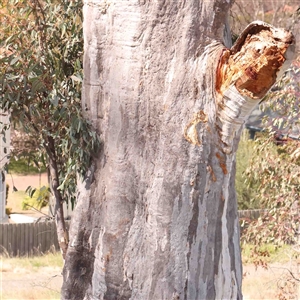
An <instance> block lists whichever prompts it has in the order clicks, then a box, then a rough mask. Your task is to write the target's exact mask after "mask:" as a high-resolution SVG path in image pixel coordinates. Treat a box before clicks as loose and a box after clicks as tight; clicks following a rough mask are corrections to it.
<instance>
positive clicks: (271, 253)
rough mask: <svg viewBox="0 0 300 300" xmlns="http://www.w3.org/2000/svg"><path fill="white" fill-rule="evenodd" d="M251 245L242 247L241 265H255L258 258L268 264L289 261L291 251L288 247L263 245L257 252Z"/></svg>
mask: <svg viewBox="0 0 300 300" xmlns="http://www.w3.org/2000/svg"><path fill="white" fill-rule="evenodd" d="M255 248H256V246H255V245H253V244H243V245H242V259H243V263H244V264H247V263H254V264H256V263H257V260H258V258H259V259H262V260H263V261H266V262H268V263H275V262H276V263H285V262H288V261H289V260H290V259H291V256H292V255H293V249H292V247H291V246H290V245H282V246H276V245H274V244H263V245H261V246H260V247H259V248H258V249H257V250H258V251H253V249H255Z"/></svg>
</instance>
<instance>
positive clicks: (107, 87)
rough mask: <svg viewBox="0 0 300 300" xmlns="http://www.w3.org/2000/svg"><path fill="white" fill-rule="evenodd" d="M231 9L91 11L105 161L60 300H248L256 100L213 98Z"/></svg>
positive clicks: (90, 188) (87, 9) (82, 204)
mask: <svg viewBox="0 0 300 300" xmlns="http://www.w3.org/2000/svg"><path fill="white" fill-rule="evenodd" d="M229 2H230V1H225V0H223V1H222V0H219V1H199V0H191V1H181V2H174V1H163V0H161V1H141V0H140V1H137V0H136V1H134V0H132V1H119V0H118V1H117V0H115V1H109V2H108V1H100V0H98V1H87V2H86V3H85V6H84V38H85V55H84V74H85V77H84V86H83V100H82V101H83V107H84V109H85V110H86V114H87V116H88V118H90V120H91V121H92V122H93V124H94V126H95V127H96V128H97V130H98V131H99V132H100V133H101V137H102V140H103V149H102V151H101V153H100V154H99V157H98V159H97V160H95V163H94V165H93V166H92V168H91V170H90V173H89V174H87V178H86V180H85V181H84V182H82V183H81V184H80V185H79V186H78V191H79V193H78V204H77V207H76V210H75V213H74V215H73V218H72V224H71V228H70V243H69V248H68V252H67V256H66V261H65V267H64V284H63V288H62V298H63V299H143V300H145V299H189V300H190V299H241V298H242V293H241V281H242V265H241V256H240V246H239V224H238V216H237V202H236V195H235V188H234V180H235V179H234V177H235V152H236V149H237V145H238V141H239V136H240V132H241V130H242V126H243V123H244V121H245V119H246V118H247V116H248V114H249V113H250V111H251V109H252V107H253V106H254V105H255V104H257V103H258V102H259V100H258V99H250V98H249V97H248V98H247V99H248V100H249V101H250V102H251V105H248V103H249V101H248V100H247V99H246V100H245V97H242V95H241V93H240V91H239V90H237V88H236V87H235V86H234V83H230V85H229V86H228V88H226V90H224V91H223V90H222V91H219V92H218V91H217V90H216V86H218V82H216V81H217V79H218V77H217V75H216V74H218V70H219V69H220V58H221V57H222V53H223V52H224V49H226V48H225V46H224V45H226V46H227V47H230V34H229V32H230V31H229V28H228V27H226V26H225V24H227V12H228V9H229V7H230V3H229ZM226 64H227V61H225V60H222V59H221V65H222V66H223V65H224V66H226ZM228 65H229V66H230V64H229V63H228ZM228 68H229V67H228ZM228 68H227V69H228ZM225 69H226V68H225ZM227 69H226V70H227ZM229 69H230V68H229ZM226 70H225V71H220V72H221V74H223V73H226V72H227V71H226ZM221 77H222V76H221ZM225 77H226V76H225ZM222 78H223V77H222ZM221 81H222V80H221ZM222 86H223V83H222V84H221V86H219V87H220V88H221V87H222ZM230 101H231V102H230ZM252 102H253V103H252ZM228 103H231V104H228ZM224 104H225V105H224ZM227 104H228V105H227ZM248 106H249V107H248ZM224 107H225V108H224ZM245 107H246V108H247V109H246V108H245ZM236 120H238V122H235V121H236ZM231 123H232V124H233V126H231Z"/></svg>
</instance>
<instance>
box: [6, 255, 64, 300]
mask: <svg viewBox="0 0 300 300" xmlns="http://www.w3.org/2000/svg"><path fill="white" fill-rule="evenodd" d="M62 265H63V261H62V257H61V254H60V253H49V254H47V255H43V256H36V257H25V258H23V257H22V258H21V257H14V258H9V257H1V259H0V269H1V278H0V279H1V280H0V282H1V291H2V293H1V298H0V299H1V300H8V299H10V300H13V299H14V300H17V299H20V300H21V299H22V300H25V299H26V300H27V299H28V300H29V299H39V300H40V299H60V288H61V284H62V275H61V270H62Z"/></svg>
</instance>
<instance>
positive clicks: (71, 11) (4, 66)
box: [0, 0, 100, 202]
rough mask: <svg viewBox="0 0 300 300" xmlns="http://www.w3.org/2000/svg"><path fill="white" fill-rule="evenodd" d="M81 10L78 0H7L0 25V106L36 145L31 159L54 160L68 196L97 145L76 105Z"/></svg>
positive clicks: (73, 193) (63, 191) (79, 88)
mask: <svg viewBox="0 0 300 300" xmlns="http://www.w3.org/2000/svg"><path fill="white" fill-rule="evenodd" d="M81 10H82V1H66V0H64V1H52V0H45V1H39V0H30V1H27V0H11V1H6V2H3V3H2V7H1V12H2V13H3V14H2V18H1V25H0V26H1V30H0V49H2V51H1V52H0V82H1V85H0V103H1V104H2V108H3V109H9V110H11V112H12V121H13V123H14V124H16V126H17V127H18V128H22V129H23V131H25V133H26V134H28V135H29V136H30V137H31V138H32V139H34V140H35V141H36V143H37V144H38V145H39V146H38V149H39V151H38V152H36V153H35V157H34V158H33V161H35V162H40V161H41V162H43V163H44V165H47V163H48V159H49V157H53V158H54V159H55V160H56V163H57V167H58V174H59V182H60V192H61V193H62V196H63V198H64V199H65V200H71V201H72V202H73V201H74V200H75V196H74V195H75V186H76V174H78V173H79V174H80V175H81V176H84V174H85V173H86V171H87V169H88V168H89V166H90V164H91V159H92V157H93V155H95V154H96V153H97V151H98V149H99V145H100V143H99V138H98V136H97V134H96V132H95V131H94V130H93V128H92V126H91V124H90V123H89V122H88V121H87V120H86V119H85V118H84V117H83V115H82V111H81V101H80V94H81V82H82V55H83V36H82V17H81V16H82V12H81ZM51 141H54V143H55V145H54V146H55V147H54V148H55V149H53V147H50V146H49V145H50V143H51Z"/></svg>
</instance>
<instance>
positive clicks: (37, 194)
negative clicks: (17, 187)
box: [22, 186, 50, 210]
mask: <svg viewBox="0 0 300 300" xmlns="http://www.w3.org/2000/svg"><path fill="white" fill-rule="evenodd" d="M26 192H28V196H26V197H25V199H24V200H23V202H22V209H23V210H26V209H30V208H31V207H34V208H36V209H38V210H40V209H41V208H43V207H45V206H47V205H48V203H49V197H50V190H49V188H48V187H45V186H43V187H41V188H40V189H32V188H31V187H30V188H28V189H27V191H26Z"/></svg>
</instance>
